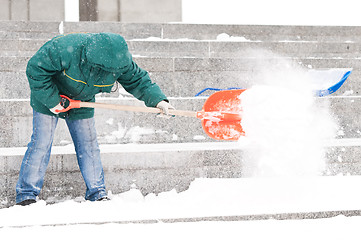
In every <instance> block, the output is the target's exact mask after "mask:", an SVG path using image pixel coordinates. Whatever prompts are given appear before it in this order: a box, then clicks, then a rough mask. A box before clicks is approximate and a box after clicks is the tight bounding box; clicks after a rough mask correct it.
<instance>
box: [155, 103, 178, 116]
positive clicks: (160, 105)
mask: <svg viewBox="0 0 361 240" xmlns="http://www.w3.org/2000/svg"><path fill="white" fill-rule="evenodd" d="M157 108H159V109H160V110H161V111H162V113H161V115H160V116H162V117H167V118H169V117H171V114H170V113H169V110H175V108H174V107H173V106H172V105H170V104H169V103H168V102H166V101H160V102H159V103H158V104H157Z"/></svg>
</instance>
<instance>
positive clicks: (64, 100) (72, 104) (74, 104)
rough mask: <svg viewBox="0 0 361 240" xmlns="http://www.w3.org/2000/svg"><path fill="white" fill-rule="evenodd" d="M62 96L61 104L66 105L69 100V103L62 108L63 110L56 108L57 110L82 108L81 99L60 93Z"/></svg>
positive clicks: (64, 110) (59, 111)
mask: <svg viewBox="0 0 361 240" xmlns="http://www.w3.org/2000/svg"><path fill="white" fill-rule="evenodd" d="M60 97H61V100H60V105H62V106H63V107H64V106H66V103H67V102H69V105H68V106H67V107H65V108H64V109H62V110H55V111H56V112H58V113H61V112H67V111H69V110H70V109H72V108H81V106H80V103H81V101H80V100H73V99H71V98H69V97H68V96H65V95H60Z"/></svg>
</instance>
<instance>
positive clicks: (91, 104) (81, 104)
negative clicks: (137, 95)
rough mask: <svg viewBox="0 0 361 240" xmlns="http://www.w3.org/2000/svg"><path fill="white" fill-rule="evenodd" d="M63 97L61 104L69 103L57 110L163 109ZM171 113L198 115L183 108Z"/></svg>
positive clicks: (155, 111) (153, 110)
mask: <svg viewBox="0 0 361 240" xmlns="http://www.w3.org/2000/svg"><path fill="white" fill-rule="evenodd" d="M60 97H61V98H62V100H61V102H60V104H61V105H62V106H63V107H64V106H66V105H67V103H68V104H69V105H68V106H67V107H66V108H64V109H63V110H56V111H57V112H67V111H69V110H70V109H73V108H82V107H86V108H104V109H113V110H121V111H130V112H143V113H161V112H162V111H161V110H160V109H159V108H152V107H140V106H129V105H118V104H109V103H96V102H82V101H80V100H73V99H71V98H69V97H68V96H65V95H60ZM169 114H170V115H176V116H186V117H197V113H196V112H192V111H183V110H169Z"/></svg>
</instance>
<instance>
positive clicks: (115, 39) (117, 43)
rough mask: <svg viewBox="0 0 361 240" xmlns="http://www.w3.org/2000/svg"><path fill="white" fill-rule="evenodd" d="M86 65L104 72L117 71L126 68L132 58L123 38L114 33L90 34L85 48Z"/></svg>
mask: <svg viewBox="0 0 361 240" xmlns="http://www.w3.org/2000/svg"><path fill="white" fill-rule="evenodd" d="M85 56H86V59H87V61H88V63H90V64H92V65H95V66H97V67H100V68H102V69H103V70H105V71H110V72H114V71H118V70H120V69H121V68H124V67H126V66H128V65H129V64H130V63H131V61H132V57H131V54H130V53H129V51H128V45H127V43H126V42H125V40H124V38H123V37H122V36H120V35H118V34H114V33H95V34H92V35H91V36H90V37H89V38H88V41H87V44H86V46H85Z"/></svg>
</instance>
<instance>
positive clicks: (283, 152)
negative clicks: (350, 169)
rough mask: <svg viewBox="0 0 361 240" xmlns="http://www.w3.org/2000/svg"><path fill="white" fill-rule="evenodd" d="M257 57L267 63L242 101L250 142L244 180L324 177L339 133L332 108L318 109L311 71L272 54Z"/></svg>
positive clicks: (260, 64) (246, 155) (244, 158)
mask: <svg viewBox="0 0 361 240" xmlns="http://www.w3.org/2000/svg"><path fill="white" fill-rule="evenodd" d="M256 54H258V58H259V59H263V60H260V62H259V65H258V69H257V72H258V74H256V75H255V76H254V83H255V84H254V85H253V87H251V88H250V89H249V90H247V91H245V92H244V93H243V94H242V95H241V96H240V98H241V101H242V107H243V119H242V126H243V129H244V131H245V132H246V138H247V139H248V140H249V141H250V144H249V145H248V147H247V149H246V152H245V154H244V156H243V161H244V162H243V164H244V172H245V175H246V176H250V177H254V176H314V175H319V174H321V173H322V172H323V171H324V170H325V165H326V159H325V149H324V142H325V141H329V140H331V139H333V138H334V137H335V135H336V130H337V124H336V122H335V120H334V119H333V118H332V116H331V114H330V113H329V109H328V107H327V106H319V105H317V104H316V102H315V97H314V96H313V85H312V84H311V83H312V82H313V80H312V79H311V78H310V77H309V75H308V74H307V71H306V70H303V69H301V68H300V67H299V66H296V65H294V64H292V63H291V62H290V61H287V60H285V59H281V58H277V57H275V56H272V55H271V54H269V53H266V57H262V56H261V57H260V55H259V54H260V53H256ZM262 54H263V53H261V55H262ZM267 54H268V55H267Z"/></svg>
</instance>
